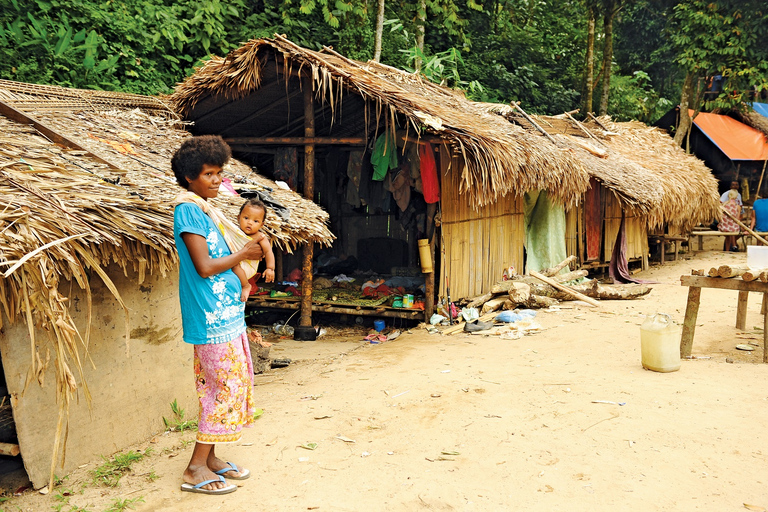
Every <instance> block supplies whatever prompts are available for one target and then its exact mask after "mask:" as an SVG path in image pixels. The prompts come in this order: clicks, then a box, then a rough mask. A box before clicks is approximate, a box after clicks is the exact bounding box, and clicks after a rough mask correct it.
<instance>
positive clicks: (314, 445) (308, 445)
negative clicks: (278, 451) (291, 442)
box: [299, 443, 317, 450]
mask: <svg viewBox="0 0 768 512" xmlns="http://www.w3.org/2000/svg"><path fill="white" fill-rule="evenodd" d="M299 448H304V449H305V450H314V449H315V448H317V443H304V444H300V445H299Z"/></svg>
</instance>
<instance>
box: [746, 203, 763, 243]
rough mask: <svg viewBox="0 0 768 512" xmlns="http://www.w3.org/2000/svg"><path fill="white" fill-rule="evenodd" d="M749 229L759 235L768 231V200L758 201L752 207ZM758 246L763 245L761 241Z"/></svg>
mask: <svg viewBox="0 0 768 512" xmlns="http://www.w3.org/2000/svg"><path fill="white" fill-rule="evenodd" d="M749 228H750V229H751V230H752V231H757V232H758V233H764V232H766V231H768V199H757V200H755V202H754V204H753V205H752V218H751V220H750V222H749ZM757 244H758V245H763V244H762V243H761V242H760V241H759V240H758V241H757Z"/></svg>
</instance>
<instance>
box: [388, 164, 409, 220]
mask: <svg viewBox="0 0 768 512" xmlns="http://www.w3.org/2000/svg"><path fill="white" fill-rule="evenodd" d="M392 196H393V197H394V198H395V202H396V203H397V206H399V207H400V210H401V211H405V209H406V208H408V203H410V202H411V176H410V174H409V173H408V170H407V169H400V171H399V172H398V173H397V175H395V177H394V178H393V179H392Z"/></svg>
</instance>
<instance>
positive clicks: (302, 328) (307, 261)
mask: <svg viewBox="0 0 768 512" xmlns="http://www.w3.org/2000/svg"><path fill="white" fill-rule="evenodd" d="M302 81H303V83H302V89H304V136H305V137H307V138H311V137H314V136H315V106H314V104H313V103H312V89H313V87H312V86H313V84H312V77H311V76H309V75H307V76H304V77H303V78H302ZM314 195H315V144H314V142H312V143H309V144H306V145H305V146H304V197H305V198H307V199H308V200H310V201H312V199H313V197H314ZM313 254H314V245H313V244H312V242H311V241H310V242H308V243H307V245H305V246H304V249H303V251H302V264H301V317H300V318H299V327H298V328H297V329H296V330H295V332H294V339H302V340H314V339H315V338H316V335H315V336H313V335H312V333H313V332H314V327H312V256H313ZM310 331H311V332H310Z"/></svg>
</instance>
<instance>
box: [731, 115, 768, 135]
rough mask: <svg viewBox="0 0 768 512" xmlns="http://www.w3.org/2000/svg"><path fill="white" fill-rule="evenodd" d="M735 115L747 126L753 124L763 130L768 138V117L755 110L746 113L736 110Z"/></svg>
mask: <svg viewBox="0 0 768 512" xmlns="http://www.w3.org/2000/svg"><path fill="white" fill-rule="evenodd" d="M733 117H735V118H736V119H737V120H739V121H741V122H742V123H744V124H746V125H747V126H751V127H752V128H754V129H755V130H757V131H759V132H762V133H763V134H764V135H765V136H766V138H768V117H765V116H764V115H762V114H760V113H758V112H756V111H754V110H750V111H749V112H744V113H742V112H736V111H734V112H733Z"/></svg>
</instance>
